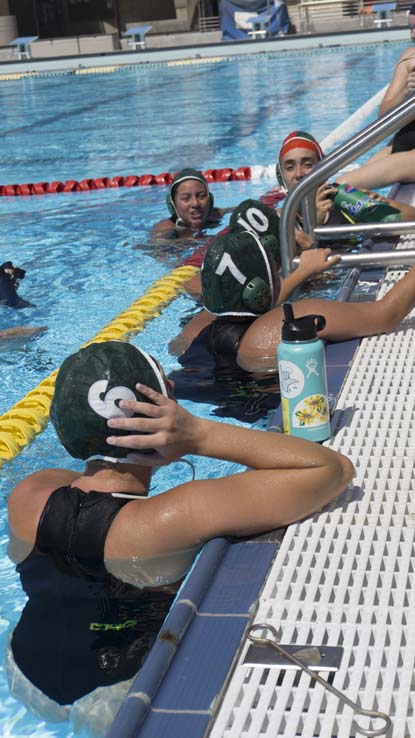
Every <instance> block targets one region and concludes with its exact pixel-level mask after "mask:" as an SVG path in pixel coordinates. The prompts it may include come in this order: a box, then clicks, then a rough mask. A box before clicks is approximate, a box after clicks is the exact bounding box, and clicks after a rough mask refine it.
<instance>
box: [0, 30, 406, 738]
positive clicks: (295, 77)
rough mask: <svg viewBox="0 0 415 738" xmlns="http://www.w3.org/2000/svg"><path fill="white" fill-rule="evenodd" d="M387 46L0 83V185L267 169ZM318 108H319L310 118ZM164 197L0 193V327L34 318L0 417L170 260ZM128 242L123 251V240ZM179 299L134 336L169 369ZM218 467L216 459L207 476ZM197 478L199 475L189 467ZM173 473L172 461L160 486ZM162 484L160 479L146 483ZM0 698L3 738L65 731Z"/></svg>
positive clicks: (361, 80) (19, 602)
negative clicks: (157, 238) (18, 299)
mask: <svg viewBox="0 0 415 738" xmlns="http://www.w3.org/2000/svg"><path fill="white" fill-rule="evenodd" d="M402 48H403V45H400V44H383V45H381V46H374V45H371V46H366V47H362V48H353V49H351V48H347V49H337V48H336V49H330V50H329V51H327V50H324V51H322V50H315V51H307V52H303V53H302V55H301V58H299V54H298V52H295V53H291V52H285V53H283V54H280V55H276V54H272V55H271V54H260V55H258V56H257V57H250V58H249V59H243V60H240V59H237V60H234V61H223V62H220V63H215V64H206V63H204V64H203V65H200V66H198V65H197V64H194V65H192V66H190V67H183V66H174V67H168V66H167V65H148V67H146V68H145V69H140V68H137V69H132V70H127V71H122V72H116V73H114V75H102V76H92V75H89V76H79V77H77V76H73V75H68V76H63V75H59V76H54V77H50V78H48V77H44V78H41V79H33V78H28V79H23V80H20V81H15V82H8V83H3V84H2V86H1V87H0V106H1V111H2V116H1V124H0V135H1V136H2V142H3V158H2V176H1V180H2V183H9V182H33V181H38V180H42V181H43V180H46V181H53V180H55V179H60V180H63V179H69V178H74V179H82V178H83V177H88V176H89V177H91V176H93V177H98V176H106V175H108V176H113V175H116V174H123V175H125V174H130V173H137V174H141V173H144V172H147V171H148V172H154V173H156V172H159V171H174V170H176V169H178V168H179V167H180V166H182V165H184V164H193V165H195V166H198V167H200V168H202V169H205V168H209V167H213V166H214V167H221V166H232V167H238V166H240V165H243V164H258V163H260V164H267V163H269V162H270V161H274V160H275V153H276V151H277V149H278V146H279V143H280V141H281V138H282V137H283V135H285V134H286V133H287V131H289V130H292V129H293V128H298V127H301V128H305V129H309V130H311V131H312V132H313V134H314V135H316V136H317V137H319V138H323V137H324V136H325V135H327V134H328V133H329V132H330V131H331V130H332V128H334V127H335V126H336V125H338V124H339V123H340V122H341V121H342V120H343V119H344V118H345V117H347V115H348V114H350V113H351V112H353V111H354V110H355V109H356V108H357V107H359V105H360V104H362V103H363V102H364V101H365V100H366V99H367V98H368V97H370V96H371V95H372V94H374V92H376V91H377V90H378V89H379V88H380V87H382V86H383V85H384V84H385V76H389V73H390V71H389V70H392V67H393V64H394V62H395V60H396V58H397V56H398V55H399V53H400V51H401V50H402ZM368 70H369V71H370V74H368ZM351 80H352V81H351ZM323 94H324V95H327V97H326V98H325V102H323ZM316 95H318V99H319V104H318V105H315V99H316ZM333 99H335V100H336V105H333ZM321 109H325V110H327V111H328V113H327V117H325V118H324V119H322V118H321V112H320V111H321ZM212 189H213V191H214V194H215V197H216V200H217V202H218V203H219V204H220V205H223V206H226V205H232V204H236V203H237V202H238V201H240V200H241V199H243V198H244V197H246V196H256V195H259V194H261V193H262V192H263V191H264V189H265V187H264V183H261V182H259V183H254V182H251V183H248V184H244V183H239V182H236V183H229V184H223V185H214V186H213V188H212ZM164 195H165V190H164V189H163V188H160V187H153V188H151V187H149V188H135V189H121V190H115V189H114V190H104V191H95V192H89V193H85V194H82V193H73V194H71V193H67V194H62V195H56V196H52V195H50V196H43V197H40V198H36V197H31V198H24V197H19V198H1V199H0V219H1V255H2V261H4V260H6V259H12V260H13V261H14V262H15V263H17V264H18V265H21V266H22V267H24V268H25V269H27V272H28V273H27V277H26V279H25V281H24V282H23V283H22V285H21V293H22V295H23V296H24V297H27V298H28V299H30V300H31V301H32V302H34V303H36V308H33V309H31V310H24V311H20V312H13V311H11V310H10V309H7V308H4V309H2V311H1V313H2V315H1V321H2V322H1V326H0V327H6V326H9V325H22V324H30V325H47V326H48V331H47V332H46V333H45V334H43V335H42V336H41V337H39V338H38V339H37V340H35V341H32V342H31V343H27V344H22V345H21V346H20V347H19V350H17V351H11V352H4V351H3V352H2V353H1V361H2V366H1V378H2V387H3V393H2V397H1V400H0V412H4V411H5V410H6V409H7V408H9V407H10V406H11V405H12V404H13V403H14V402H16V400H18V399H19V398H20V397H21V396H23V395H24V394H25V393H26V392H27V391H28V390H30V389H31V388H32V387H34V386H35V385H36V384H37V383H38V382H39V381H40V380H41V379H43V378H44V377H46V376H47V375H48V374H49V373H50V372H51V371H52V370H53V369H55V368H56V367H57V366H59V364H60V363H61V361H62V360H63V358H64V357H65V356H66V355H67V354H68V353H70V352H72V351H74V350H75V349H76V348H78V346H79V345H80V344H81V343H83V342H84V341H86V340H87V339H88V338H90V337H91V336H92V335H94V334H95V333H96V332H97V331H98V330H99V329H100V328H101V327H102V326H103V325H104V324H105V323H107V322H108V321H109V320H110V319H111V318H112V317H113V316H114V315H116V314H117V313H118V312H119V311H120V310H123V309H125V308H126V307H127V306H128V305H129V304H130V303H131V302H132V301H133V300H134V299H135V298H136V297H137V296H138V295H140V294H142V293H143V292H144V290H145V289H146V287H148V286H149V285H150V284H152V283H153V281H154V280H155V279H156V278H158V277H160V276H162V275H163V274H166V273H167V272H168V271H169V270H170V269H171V268H172V266H173V264H174V263H175V258H176V257H175V256H174V255H171V254H168V253H167V254H164V255H163V254H159V258H155V256H154V249H153V248H152V247H151V246H149V245H148V231H149V226H150V224H151V223H152V222H153V221H154V220H157V219H158V218H161V217H164V215H165V206H164V204H163V200H164ZM137 244H139V245H140V246H141V247H140V248H139V249H138V250H136V249H134V248H133V247H134V246H135V245H137ZM191 308H192V302H191V301H190V299H189V298H187V297H185V296H183V297H180V298H179V299H178V300H177V301H175V303H174V304H172V305H171V306H169V308H168V309H167V310H166V311H164V312H163V315H162V317H161V318H160V319H157V320H155V321H152V322H151V323H150V324H149V325H148V326H147V327H146V328H145V329H144V331H143V332H142V333H141V334H140V336H139V339H138V341H139V343H140V345H141V346H143V348H145V349H147V350H150V351H154V352H155V353H156V354H157V356H158V358H159V359H160V361H161V362H162V364H163V365H164V366H165V368H166V369H167V371H170V370H172V369H174V368H176V366H177V364H176V361H175V359H173V358H172V357H170V356H169V354H168V352H167V348H166V346H167V343H168V340H169V339H170V338H172V337H173V336H174V335H175V333H176V332H177V324H178V320H179V317H180V316H181V315H182V314H183V312H185V311H189V310H191ZM134 340H136V339H134ZM197 411H198V412H200V411H203V412H207V413H208V412H209V411H210V408H209V406H207V405H206V406H204V405H198V408H197ZM45 463H47V464H50V465H52V466H53V465H59V466H62V465H63V466H65V465H68V464H69V460H68V457H67V455H66V454H65V453H64V452H63V450H62V449H60V448H58V447H57V444H56V441H55V439H54V435H53V433H52V431H51V429H50V428H48V429H47V430H46V431H45V432H44V433H43V434H42V435H41V436H40V437H38V439H37V440H36V442H35V443H34V444H33V445H32V446H31V447H29V448H27V449H26V450H25V451H24V452H23V453H22V454H21V456H20V457H18V458H17V459H16V460H15V461H14V462H13V463H12V464H10V465H8V466H7V467H5V468H4V469H3V473H2V485H3V486H2V495H3V497H4V498H5V497H6V496H7V494H8V493H9V491H10V489H11V488H12V486H13V485H14V484H15V483H16V482H17V481H18V480H19V479H20V478H22V477H23V476H24V475H25V474H27V473H28V472H29V471H33V470H35V469H38V468H41V467H43V466H44V465H45ZM70 463H71V465H74V464H73V462H70ZM221 471H223V467H222V466H221V465H219V464H218V465H217V467H216V473H221ZM197 473H198V474H199V475H200V476H201V475H203V474H206V473H210V474H211V473H212V472H211V471H209V472H208V470H207V469H206V468H205V467H203V466H201V467H200V466H198V470H197ZM169 474H170V473H169ZM188 474H189V472H188V470H187V469H186V468H181V467H180V466H178V467H177V470H176V471H175V475H176V476H175V481H177V482H178V481H182V479H183V480H184V479H187V478H188ZM169 480H171V477H170V476H169V475H168V474H167V472H162V473H161V475H160V477H158V482H157V487H158V490H159V489H163V488H164V487H165V486H166V485H167V484H169V483H170V484H171V481H169ZM1 541H2V553H3V557H2V559H1V561H2V563H1V572H2V584H3V587H2V589H3V592H4V599H3V603H2V614H1V618H2V619H1V646H3V645H4V642H5V638H6V634H7V633H8V632H9V631H10V629H11V628H12V627H13V625H14V624H15V623H16V621H17V619H18V617H19V614H20V611H21V608H22V606H23V603H24V598H23V596H22V593H21V591H20V586H19V583H18V579H17V577H16V575H15V573H14V571H13V568H12V566H11V565H10V563H9V562H8V560H7V558H6V556H5V546H6V525H5V510H4V509H3V510H2V512H1ZM0 694H1V695H2V696H3V699H2V707H1V708H0V710H1V712H0V714H1V717H2V720H1V722H2V724H4V725H5V727H4V728H3V731H4V732H3V735H4V736H6V735H7V736H13V738H15V736H19V735H21V736H28V735H30V736H35V735H39V736H40V735H41V736H49V735H56V736H57V737H58V738H64V736H68V735H71V733H70V732H68V728H67V727H65V726H58V727H56V726H55V727H51V726H47V727H46V726H45V725H44V724H39V721H38V720H36V718H34V717H31V716H30V715H28V714H27V713H26V711H25V710H24V709H23V708H21V707H20V706H19V705H18V703H17V702H15V701H14V700H13V699H12V698H10V697H7V696H6V695H7V688H6V685H5V681H4V675H3V674H1V682H0Z"/></svg>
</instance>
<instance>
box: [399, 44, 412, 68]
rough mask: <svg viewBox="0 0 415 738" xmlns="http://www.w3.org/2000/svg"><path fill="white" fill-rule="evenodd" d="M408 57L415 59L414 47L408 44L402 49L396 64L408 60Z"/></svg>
mask: <svg viewBox="0 0 415 738" xmlns="http://www.w3.org/2000/svg"><path fill="white" fill-rule="evenodd" d="M409 59H414V60H415V48H414V47H413V46H409V47H408V48H407V49H404V51H403V52H402V54H401V55H400V57H399V59H398V61H397V63H396V64H397V65H398V64H400V63H401V62H404V61H408V60H409Z"/></svg>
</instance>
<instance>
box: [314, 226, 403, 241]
mask: <svg viewBox="0 0 415 738" xmlns="http://www.w3.org/2000/svg"><path fill="white" fill-rule="evenodd" d="M406 233H414V234H415V221H408V222H406V221H397V222H394V223H354V224H353V225H345V226H317V228H315V230H314V235H315V236H316V237H317V238H319V239H321V240H322V241H324V240H333V239H336V240H340V239H348V238H350V236H365V237H366V238H372V237H374V236H384V237H385V238H387V237H388V236H402V235H404V234H406Z"/></svg>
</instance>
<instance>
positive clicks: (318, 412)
mask: <svg viewBox="0 0 415 738" xmlns="http://www.w3.org/2000/svg"><path fill="white" fill-rule="evenodd" d="M292 421H293V428H305V427H306V428H315V427H317V426H319V425H324V424H325V423H328V422H329V403H328V399H327V397H326V395H320V394H318V395H309V396H308V397H305V398H304V399H303V400H301V401H300V402H299V403H298V404H297V405H296V406H295V408H294V412H293V414H292Z"/></svg>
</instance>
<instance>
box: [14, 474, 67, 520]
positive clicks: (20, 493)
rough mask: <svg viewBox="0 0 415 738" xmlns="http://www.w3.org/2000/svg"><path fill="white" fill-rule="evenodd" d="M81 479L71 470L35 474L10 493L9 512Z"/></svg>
mask: <svg viewBox="0 0 415 738" xmlns="http://www.w3.org/2000/svg"><path fill="white" fill-rule="evenodd" d="M78 477H79V474H77V473H76V472H74V471H71V470H70V469H43V470H42V471H38V472H34V473H33V474H29V476H27V477H25V478H24V479H22V480H21V481H20V482H18V483H17V484H16V486H15V487H14V488H13V490H12V491H11V493H10V496H9V500H8V505H9V512H10V510H13V509H14V508H15V507H16V506H21V505H22V503H23V502H24V500H25V499H26V498H30V499H32V500H33V499H34V498H35V497H37V496H38V495H39V494H42V495H43V494H50V493H51V492H53V490H55V489H57V488H58V487H62V486H63V485H65V484H71V483H72V482H73V481H74V480H75V479H77V478H78Z"/></svg>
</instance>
